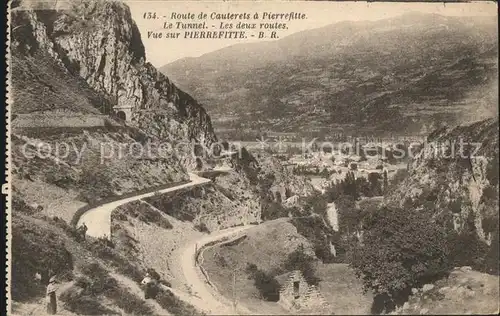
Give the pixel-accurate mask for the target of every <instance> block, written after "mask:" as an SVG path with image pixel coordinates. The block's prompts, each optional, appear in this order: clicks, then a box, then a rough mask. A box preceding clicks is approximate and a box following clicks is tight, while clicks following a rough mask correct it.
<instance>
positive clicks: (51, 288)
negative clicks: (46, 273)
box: [47, 276, 57, 315]
mask: <svg viewBox="0 0 500 316" xmlns="http://www.w3.org/2000/svg"><path fill="white" fill-rule="evenodd" d="M56 283H57V282H56V277H55V276H52V277H51V278H50V280H49V284H48V285H47V313H48V314H49V315H55V314H56V313H57V299H56V289H57V288H56Z"/></svg>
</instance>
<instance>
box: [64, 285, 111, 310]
mask: <svg viewBox="0 0 500 316" xmlns="http://www.w3.org/2000/svg"><path fill="white" fill-rule="evenodd" d="M60 299H61V301H62V302H63V303H64V308H65V309H67V310H68V311H70V312H73V313H76V314H80V315H116V314H117V313H116V312H114V311H112V310H110V309H108V308H106V307H104V306H102V305H101V304H100V303H99V299H98V298H96V297H94V296H89V295H82V294H81V293H80V292H79V291H75V290H74V289H70V290H68V291H65V292H63V293H62V294H61V296H60Z"/></svg>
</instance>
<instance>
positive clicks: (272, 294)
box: [246, 263, 280, 302]
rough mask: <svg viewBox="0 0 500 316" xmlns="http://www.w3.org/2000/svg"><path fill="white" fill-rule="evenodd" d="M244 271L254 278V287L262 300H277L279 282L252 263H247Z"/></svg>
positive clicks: (278, 296)
mask: <svg viewBox="0 0 500 316" xmlns="http://www.w3.org/2000/svg"><path fill="white" fill-rule="evenodd" d="M246 272H247V273H248V274H249V278H251V279H253V280H254V284H255V287H256V288H257V289H258V290H259V293H260V295H261V296H262V298H263V299H264V300H266V301H271V302H277V301H279V299H280V284H279V282H278V281H277V280H276V279H275V278H274V277H273V276H272V275H271V274H268V273H266V272H264V271H262V270H260V269H259V268H257V266H256V265H255V264H253V263H247V267H246Z"/></svg>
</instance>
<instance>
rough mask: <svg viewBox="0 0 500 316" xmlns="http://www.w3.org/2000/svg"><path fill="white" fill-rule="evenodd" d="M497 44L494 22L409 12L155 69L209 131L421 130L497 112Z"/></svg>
mask: <svg viewBox="0 0 500 316" xmlns="http://www.w3.org/2000/svg"><path fill="white" fill-rule="evenodd" d="M497 46H498V45H497V27H496V19H495V18H494V17H491V18H489V17H445V16H440V15H437V14H423V13H414V12H411V13H407V14H404V15H402V16H399V17H395V18H391V19H386V20H380V21H360V22H350V21H344V22H339V23H335V24H332V25H328V26H325V27H322V28H319V29H313V30H306V31H302V32H298V33H294V34H292V35H290V36H287V37H285V38H283V39H281V40H277V41H274V42H260V43H250V44H237V45H234V46H230V47H227V48H223V49H221V50H217V51H215V52H211V53H208V54H205V55H203V56H201V57H198V58H186V59H181V60H178V61H175V62H173V63H170V64H168V65H165V66H164V67H161V68H160V70H161V71H162V72H164V73H168V74H169V76H170V77H171V78H172V80H173V81H174V82H176V84H178V85H179V86H180V87H182V88H183V89H184V90H186V91H189V92H190V93H191V94H192V95H193V96H195V97H196V98H197V100H199V101H200V102H201V103H202V104H204V106H205V107H206V108H207V110H208V111H209V113H210V114H211V116H212V117H214V118H215V119H214V121H216V122H217V121H218V123H214V124H215V125H216V127H221V126H225V127H233V128H236V127H238V128H241V127H243V128H245V127H248V128H251V127H252V128H256V127H260V128H264V129H272V130H283V131H304V130H311V129H318V128H319V127H326V128H327V129H328V128H337V127H341V128H342V127H348V126H353V127H355V128H356V129H357V130H360V128H361V129H366V130H368V131H370V130H375V129H381V130H387V131H395V132H421V131H422V127H423V126H424V125H428V126H430V127H431V128H432V127H433V126H434V125H435V124H436V122H438V121H449V122H460V121H461V120H462V119H463V118H464V117H465V116H466V115H467V113H468V112H469V111H470V110H471V109H473V110H476V109H477V108H478V107H479V108H481V109H484V111H482V115H480V116H481V117H478V119H483V118H485V117H488V116H491V115H492V113H491V112H492V111H493V112H494V111H496V110H495V109H493V108H494V107H496V104H497V93H496V90H495V89H496V85H497V82H498V79H497V70H498V65H497V56H498V48H497ZM230 114H231V115H233V117H236V119H235V120H233V121H232V122H231V123H224V124H222V123H220V121H221V120H222V119H224V118H225V117H228V116H229V115H230Z"/></svg>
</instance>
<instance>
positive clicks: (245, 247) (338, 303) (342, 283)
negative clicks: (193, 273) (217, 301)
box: [203, 219, 371, 314]
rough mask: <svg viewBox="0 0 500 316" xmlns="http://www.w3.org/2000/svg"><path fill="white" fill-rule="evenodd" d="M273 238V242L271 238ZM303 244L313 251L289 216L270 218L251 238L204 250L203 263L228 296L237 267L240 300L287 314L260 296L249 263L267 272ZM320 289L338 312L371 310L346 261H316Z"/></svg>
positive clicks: (236, 287)
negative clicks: (248, 269) (248, 266)
mask: <svg viewBox="0 0 500 316" xmlns="http://www.w3.org/2000/svg"><path fill="white" fill-rule="evenodd" d="M271 240H272V242H270V241H271ZM299 244H303V245H304V246H305V247H306V250H307V249H308V251H312V249H311V248H310V245H309V242H308V241H307V240H306V239H305V238H304V237H302V236H301V235H299V234H297V232H296V229H295V228H294V227H293V225H291V224H290V223H288V222H287V221H286V220H285V219H282V220H277V221H273V222H266V223H264V224H262V225H260V226H259V227H255V228H252V229H250V230H248V235H247V238H246V239H244V240H243V241H240V242H239V243H238V244H236V245H226V246H216V247H213V248H209V249H207V250H206V251H205V253H204V264H203V267H204V268H205V269H206V271H207V273H208V274H209V276H210V280H211V281H212V282H213V283H214V284H215V285H216V286H217V289H218V290H219V291H220V292H221V293H222V294H223V295H224V296H225V297H227V298H229V299H232V297H233V286H232V282H228V280H232V278H233V270H235V271H236V274H235V275H236V283H235V285H236V286H235V293H237V294H236V295H237V301H238V302H239V303H240V304H243V305H245V306H246V307H248V308H250V309H251V310H252V309H253V310H255V311H256V312H260V313H262V312H264V313H270V314H285V313H288V311H286V310H284V309H283V308H282V307H281V306H279V304H277V303H273V302H267V301H263V300H262V299H260V296H259V292H258V290H257V289H256V287H255V285H254V281H253V280H251V279H249V278H248V274H247V273H246V272H245V267H246V264H247V263H254V264H256V265H257V267H258V268H259V269H262V270H264V271H266V272H272V271H275V270H277V269H278V268H279V267H280V266H281V265H282V264H283V262H284V261H285V259H286V257H287V255H288V254H289V253H291V252H292V251H293V250H294V249H295V248H296V247H297V246H298V245H299ZM316 276H318V277H319V278H320V279H321V281H320V283H319V289H320V291H321V293H322V294H323V296H324V297H325V298H326V300H327V301H328V302H329V303H330V304H331V305H332V306H333V312H335V313H336V314H363V313H366V312H367V311H368V312H369V309H370V306H371V298H370V296H365V295H363V293H362V290H361V284H360V282H359V281H358V280H357V279H356V277H355V276H354V273H353V272H352V271H351V270H350V269H349V268H348V267H347V266H346V265H345V264H321V263H318V264H317V265H316Z"/></svg>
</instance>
